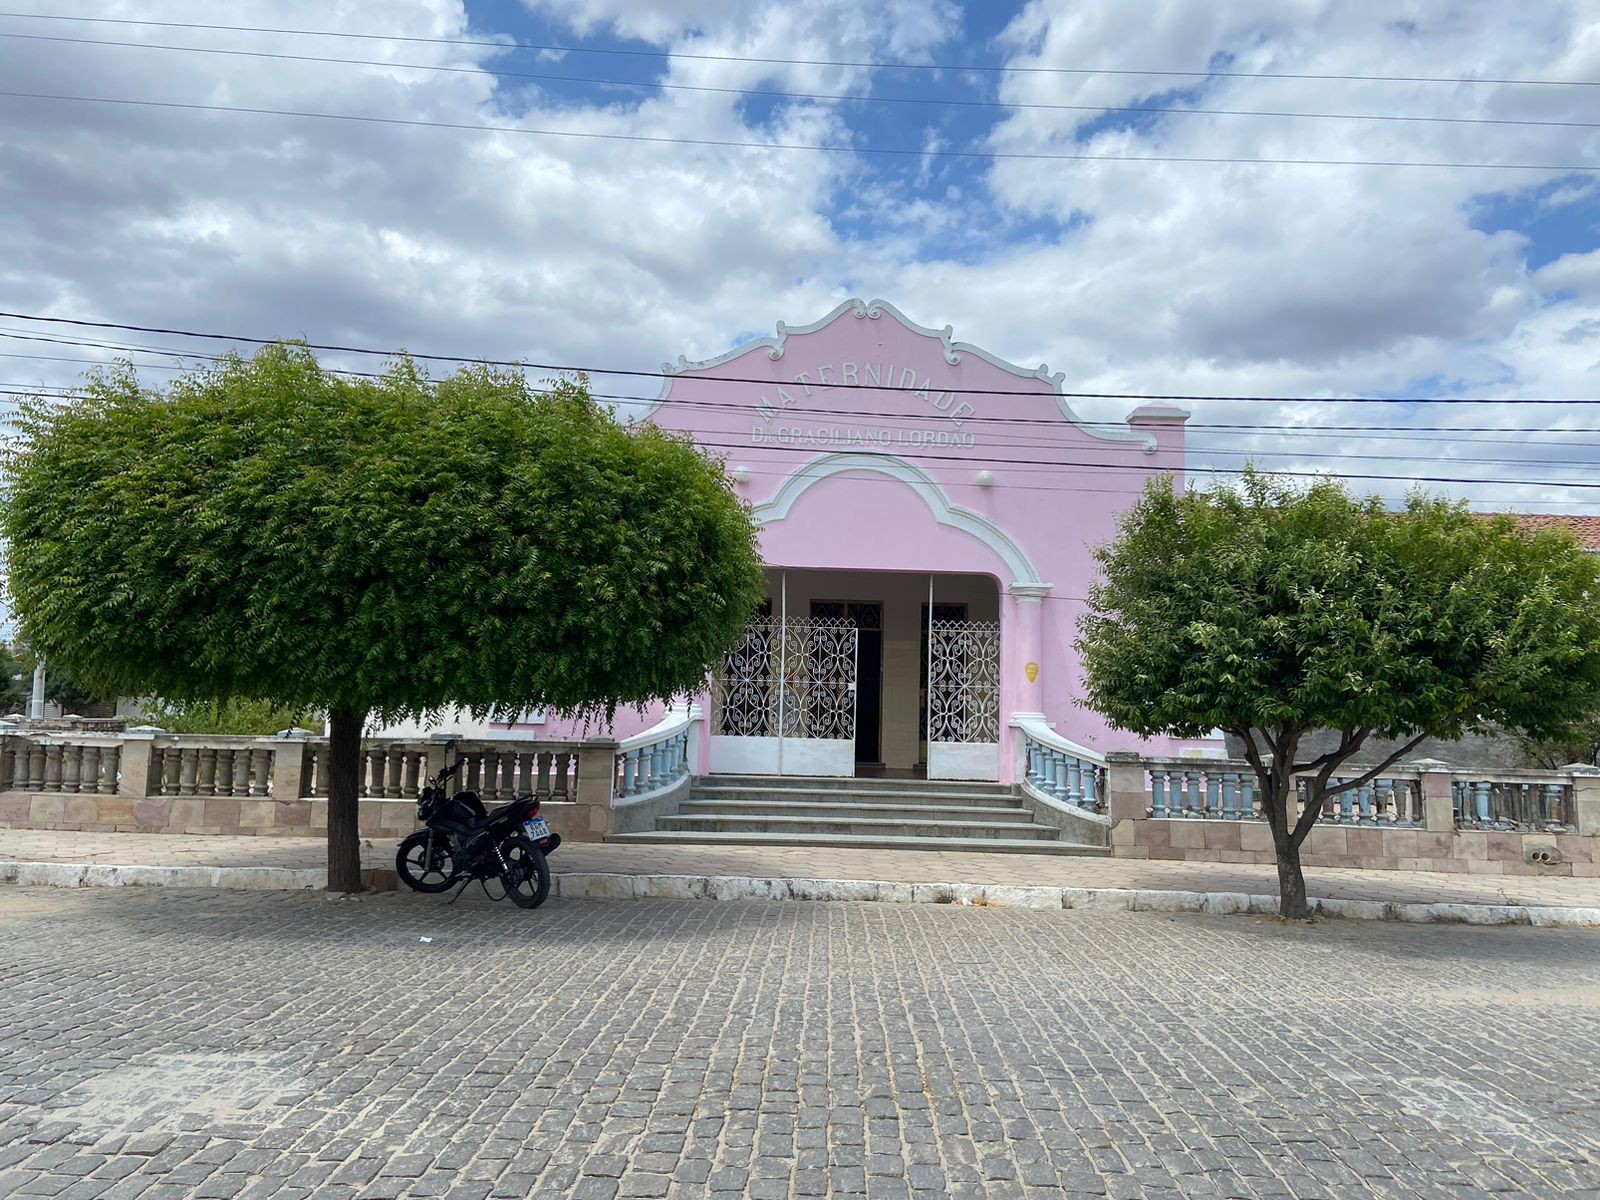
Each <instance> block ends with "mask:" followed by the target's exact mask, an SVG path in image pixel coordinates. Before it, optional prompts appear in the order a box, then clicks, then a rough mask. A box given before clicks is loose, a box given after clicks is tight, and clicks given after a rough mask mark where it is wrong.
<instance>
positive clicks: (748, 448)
mask: <svg viewBox="0 0 1600 1200" xmlns="http://www.w3.org/2000/svg"><path fill="white" fill-rule="evenodd" d="M697 444H698V445H701V446H704V447H706V448H708V449H720V450H741V451H744V452H746V453H750V452H755V453H760V452H761V451H764V450H773V449H777V450H799V451H802V452H818V451H820V452H823V453H835V454H841V455H845V456H848V455H850V454H852V453H859V454H862V455H863V456H864V457H872V456H873V454H874V452H872V451H851V450H833V451H830V450H828V446H827V444H826V443H820V444H818V443H813V444H809V445H804V444H791V445H783V444H778V445H773V444H772V443H765V442H764V443H762V444H761V445H759V446H756V445H752V444H750V443H747V442H712V441H698V440H697ZM893 456H894V457H895V458H919V459H931V460H933V461H936V462H944V463H954V464H957V465H962V466H980V465H988V466H993V467H1013V466H1018V465H1027V466H1044V467H1054V468H1061V467H1076V468H1081V469H1083V470H1085V471H1138V472H1140V473H1141V474H1144V475H1150V474H1159V473H1160V472H1152V471H1151V470H1149V468H1147V467H1144V466H1142V465H1141V464H1139V463H1119V462H1080V461H1066V460H1056V461H1052V460H1050V459H1043V458H990V457H986V456H983V455H978V456H970V455H961V456H955V455H950V454H926V453H922V452H919V451H914V450H901V449H896V450H895V451H894V455H893ZM1181 470H1182V471H1183V473H1185V474H1190V473H1194V472H1200V473H1202V474H1207V475H1213V476H1215V475H1238V474H1239V473H1240V468H1236V467H1204V466H1193V465H1189V464H1185V465H1184V466H1183V467H1182V468H1181ZM1269 474H1272V475H1284V476H1289V477H1291V478H1303V479H1326V478H1328V477H1329V473H1328V472H1323V471H1271V472H1269ZM1338 477H1339V478H1341V479H1364V480H1369V481H1370V480H1376V481H1379V482H1383V483H1402V482H1413V483H1468V484H1481V485H1485V486H1503V487H1560V488H1600V480H1594V481H1581V480H1572V481H1565V480H1550V479H1473V478H1470V477H1459V476H1451V475H1406V476H1403V477H1399V476H1395V475H1363V474H1359V473H1355V472H1340V473H1339V476H1338Z"/></svg>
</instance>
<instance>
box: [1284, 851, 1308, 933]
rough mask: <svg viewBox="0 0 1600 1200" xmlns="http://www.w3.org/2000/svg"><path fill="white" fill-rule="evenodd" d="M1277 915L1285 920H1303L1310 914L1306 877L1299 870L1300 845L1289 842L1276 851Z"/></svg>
mask: <svg viewBox="0 0 1600 1200" xmlns="http://www.w3.org/2000/svg"><path fill="white" fill-rule="evenodd" d="M1278 915H1279V916H1280V917H1282V918H1284V919H1285V920H1287V921H1304V920H1305V919H1306V918H1308V917H1309V916H1310V915H1311V910H1310V908H1309V907H1307V905H1306V877H1305V875H1304V874H1302V873H1301V870H1300V847H1299V846H1296V845H1293V844H1291V845H1290V846H1289V848H1288V849H1287V851H1285V850H1279V851H1278Z"/></svg>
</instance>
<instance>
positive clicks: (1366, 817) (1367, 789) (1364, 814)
mask: <svg viewBox="0 0 1600 1200" xmlns="http://www.w3.org/2000/svg"><path fill="white" fill-rule="evenodd" d="M1372 795H1373V786H1372V784H1371V783H1364V784H1362V785H1361V786H1360V787H1359V788H1357V789H1356V801H1357V805H1356V807H1357V808H1358V809H1359V810H1360V813H1361V818H1360V820H1361V823H1362V824H1363V825H1376V824H1377V823H1378V822H1377V820H1376V818H1375V817H1374V816H1373V814H1372Z"/></svg>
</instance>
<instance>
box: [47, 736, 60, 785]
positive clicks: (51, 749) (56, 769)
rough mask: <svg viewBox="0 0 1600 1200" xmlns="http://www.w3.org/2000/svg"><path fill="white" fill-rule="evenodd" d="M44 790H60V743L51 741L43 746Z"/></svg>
mask: <svg viewBox="0 0 1600 1200" xmlns="http://www.w3.org/2000/svg"><path fill="white" fill-rule="evenodd" d="M44 790H45V791H47V792H59V791H60V790H61V743H59V742H51V743H50V744H49V745H47V746H46V747H45V748H44Z"/></svg>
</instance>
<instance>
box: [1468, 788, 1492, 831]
mask: <svg viewBox="0 0 1600 1200" xmlns="http://www.w3.org/2000/svg"><path fill="white" fill-rule="evenodd" d="M1493 786H1494V785H1493V784H1491V783H1490V782H1489V781H1488V780H1487V779H1480V780H1478V781H1477V782H1476V783H1474V784H1473V785H1472V790H1473V797H1472V800H1473V808H1474V811H1475V814H1476V816H1477V820H1478V824H1479V825H1480V826H1482V825H1488V824H1489V823H1490V821H1489V799H1490V795H1491V793H1492V791H1493Z"/></svg>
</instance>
